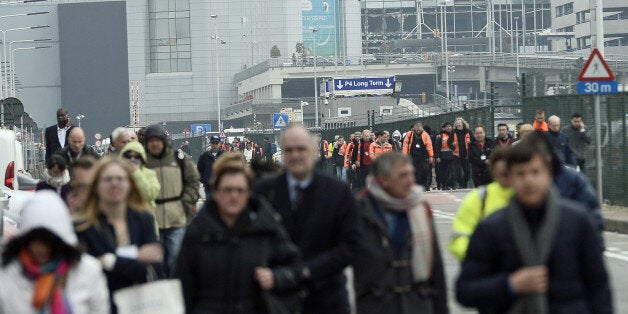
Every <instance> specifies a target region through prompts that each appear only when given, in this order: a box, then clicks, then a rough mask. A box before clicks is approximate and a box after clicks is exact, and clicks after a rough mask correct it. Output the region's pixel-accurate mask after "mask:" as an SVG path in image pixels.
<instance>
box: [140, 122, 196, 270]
mask: <svg viewBox="0 0 628 314" xmlns="http://www.w3.org/2000/svg"><path fill="white" fill-rule="evenodd" d="M145 140H146V151H147V152H148V154H147V158H146V167H148V168H149V169H153V170H155V172H157V179H158V180H159V183H160V184H161V189H160V191H159V196H158V197H157V199H156V200H155V203H156V204H157V208H156V210H155V215H156V217H157V223H158V224H159V240H160V241H161V243H162V245H163V247H164V253H165V254H164V272H165V274H166V275H168V274H169V271H170V270H172V267H173V266H174V262H175V259H176V257H177V255H178V254H179V249H180V247H181V241H182V240H183V235H184V233H185V226H186V224H187V222H188V218H189V217H192V216H193V215H194V214H195V212H196V201H197V200H198V198H199V185H200V177H199V174H198V171H197V170H196V166H195V165H194V162H193V161H192V158H191V157H190V156H189V155H187V154H185V153H184V152H183V151H181V150H175V149H174V148H173V147H172V141H170V139H169V138H168V136H167V135H166V132H164V130H163V129H162V128H161V127H160V126H159V125H152V126H149V127H148V129H147V130H146V135H145Z"/></svg>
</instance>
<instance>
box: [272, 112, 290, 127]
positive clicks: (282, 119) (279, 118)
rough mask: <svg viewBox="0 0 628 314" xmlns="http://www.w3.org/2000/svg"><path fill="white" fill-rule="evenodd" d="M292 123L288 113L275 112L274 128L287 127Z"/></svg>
mask: <svg viewBox="0 0 628 314" xmlns="http://www.w3.org/2000/svg"><path fill="white" fill-rule="evenodd" d="M288 123H290V116H289V115H288V114H287V113H273V128H274V129H280V130H281V129H285V128H286V126H287V125H288Z"/></svg>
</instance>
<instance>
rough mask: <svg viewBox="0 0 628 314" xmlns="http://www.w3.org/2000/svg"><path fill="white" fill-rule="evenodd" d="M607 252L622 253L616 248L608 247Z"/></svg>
mask: <svg viewBox="0 0 628 314" xmlns="http://www.w3.org/2000/svg"><path fill="white" fill-rule="evenodd" d="M606 250H607V251H610V252H621V250H620V249H618V248H616V247H607V248H606Z"/></svg>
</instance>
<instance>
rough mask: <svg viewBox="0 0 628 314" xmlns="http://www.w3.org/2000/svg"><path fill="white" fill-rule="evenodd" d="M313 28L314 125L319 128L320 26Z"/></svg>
mask: <svg viewBox="0 0 628 314" xmlns="http://www.w3.org/2000/svg"><path fill="white" fill-rule="evenodd" d="M310 29H311V30H312V34H313V35H314V43H313V44H312V49H313V52H314V113H315V115H316V119H315V120H314V121H315V122H314V126H315V127H316V128H318V126H319V124H318V72H317V69H316V59H317V56H316V33H317V32H318V28H310Z"/></svg>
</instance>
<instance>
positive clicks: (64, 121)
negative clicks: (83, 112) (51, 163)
mask: <svg viewBox="0 0 628 314" xmlns="http://www.w3.org/2000/svg"><path fill="white" fill-rule="evenodd" d="M72 127H73V126H72V125H71V124H70V115H69V114H68V112H67V111H66V110H65V109H63V108H59V109H58V110H57V124H56V125H53V126H50V127H47V128H46V136H45V138H46V160H48V158H49V157H50V155H52V154H54V153H55V152H56V151H58V150H59V149H61V148H64V147H65V146H66V145H67V144H68V136H69V135H70V129H72Z"/></svg>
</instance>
